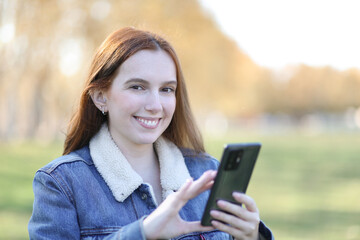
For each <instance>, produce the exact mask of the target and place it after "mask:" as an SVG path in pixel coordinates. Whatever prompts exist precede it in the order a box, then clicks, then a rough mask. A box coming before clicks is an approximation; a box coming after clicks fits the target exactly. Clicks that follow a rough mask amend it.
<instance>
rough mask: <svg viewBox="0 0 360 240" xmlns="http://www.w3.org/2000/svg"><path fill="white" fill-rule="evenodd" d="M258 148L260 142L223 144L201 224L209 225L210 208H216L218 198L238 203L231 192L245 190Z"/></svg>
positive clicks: (243, 191)
mask: <svg viewBox="0 0 360 240" xmlns="http://www.w3.org/2000/svg"><path fill="white" fill-rule="evenodd" d="M260 148H261V144H260V143H233V144H227V145H225V147H224V150H223V154H222V157H221V161H220V166H219V168H218V172H217V175H216V177H215V181H214V185H213V186H212V188H211V192H210V196H209V199H208V201H207V204H206V206H205V211H204V214H203V216H202V219H201V225H203V226H211V220H212V218H211V216H210V210H212V209H218V207H217V205H216V202H217V201H218V200H220V199H222V200H226V201H229V202H233V203H236V204H238V203H237V202H236V201H235V199H234V198H233V197H232V193H233V192H242V193H245V192H246V189H247V186H248V184H249V181H250V177H251V174H252V172H253V169H254V166H255V162H256V159H257V157H258V155H259V151H260Z"/></svg>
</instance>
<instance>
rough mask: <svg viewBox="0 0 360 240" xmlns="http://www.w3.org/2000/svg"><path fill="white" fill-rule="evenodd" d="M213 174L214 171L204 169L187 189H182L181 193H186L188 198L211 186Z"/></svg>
mask: <svg viewBox="0 0 360 240" xmlns="http://www.w3.org/2000/svg"><path fill="white" fill-rule="evenodd" d="M215 176H216V171H212V170H210V171H206V172H205V173H203V174H202V175H201V177H200V178H199V179H197V180H196V181H193V182H192V183H191V184H190V186H189V187H188V188H187V189H185V190H184V191H182V193H183V194H186V195H187V198H188V199H191V198H194V197H196V196H197V195H199V194H200V193H202V192H204V191H205V190H208V189H210V188H211V187H212V185H213V183H214V178H215Z"/></svg>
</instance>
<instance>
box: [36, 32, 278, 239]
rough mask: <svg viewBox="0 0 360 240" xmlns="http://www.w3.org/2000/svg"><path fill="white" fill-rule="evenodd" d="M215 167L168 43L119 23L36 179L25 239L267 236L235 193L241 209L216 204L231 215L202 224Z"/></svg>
mask: <svg viewBox="0 0 360 240" xmlns="http://www.w3.org/2000/svg"><path fill="white" fill-rule="evenodd" d="M217 167H218V162H217V161H216V160H215V159H213V158H212V157H210V156H208V155H207V154H205V153H204V147H203V142H202V139H201V135H200V133H199V131H198V129H197V127H196V125H195V121H194V118H193V116H192V113H191V111H190V107H189V101H188V97H187V93H186V87H185V82H184V78H183V74H182V71H181V68H180V63H179V60H178V58H177V56H176V54H175V51H174V50H173V48H172V47H171V45H170V44H169V43H168V42H167V41H165V40H164V39H163V38H161V37H159V36H157V35H155V34H153V33H149V32H145V31H140V30H136V29H134V28H124V29H120V30H118V31H116V32H114V33H112V34H111V35H110V36H109V37H108V38H107V39H106V40H105V41H104V42H103V43H102V45H101V46H100V48H99V49H98V51H97V53H96V55H95V57H94V60H93V63H92V65H91V68H90V74H89V77H88V80H87V83H86V87H85V89H84V91H83V94H82V96H81V100H80V106H79V109H78V111H77V112H76V113H75V115H74V117H73V118H72V120H71V122H70V124H69V129H68V134H67V137H66V140H65V146H64V153H63V156H62V157H60V158H58V159H56V160H54V161H52V162H51V163H49V164H48V165H47V166H45V167H43V168H42V169H40V170H39V171H38V172H37V173H36V175H35V179H34V183H33V188H34V194H35V200H34V208H33V214H32V217H31V219H30V222H29V235H30V239H169V238H175V239H232V238H233V237H234V238H236V239H258V238H262V237H265V238H267V239H271V238H272V235H271V232H270V230H269V229H267V228H266V227H265V225H264V224H263V223H262V222H260V220H259V212H258V210H257V208H256V204H255V202H254V201H253V200H252V199H251V198H250V197H248V196H246V195H244V194H240V193H234V198H235V200H236V201H238V202H239V203H242V204H244V205H245V206H246V208H242V207H240V206H238V205H235V204H231V203H229V202H224V201H219V203H218V205H219V207H220V208H221V209H223V210H224V211H226V212H228V213H224V212H220V211H213V212H212V216H213V217H214V219H216V220H214V221H213V222H212V225H213V226H212V227H204V226H201V224H200V222H199V220H200V219H201V216H202V212H203V210H204V207H205V203H206V200H207V198H208V194H209V191H207V190H209V189H210V188H211V186H212V184H213V180H214V178H215V175H216V171H215V170H216V169H217ZM193 179H196V180H193Z"/></svg>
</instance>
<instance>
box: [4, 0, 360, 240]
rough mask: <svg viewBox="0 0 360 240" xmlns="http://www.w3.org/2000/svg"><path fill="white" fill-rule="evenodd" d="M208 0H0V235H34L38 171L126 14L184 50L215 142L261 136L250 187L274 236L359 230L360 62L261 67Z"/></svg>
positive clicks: (194, 96)
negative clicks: (30, 228) (31, 223)
mask: <svg viewBox="0 0 360 240" xmlns="http://www.w3.org/2000/svg"><path fill="white" fill-rule="evenodd" d="M204 2H206V1H205V0H204V1H201V2H199V1H196V0H183V1H176V0H153V1H146V0H31V1H27V0H0V56H1V57H0V112H1V114H0V161H1V164H0V189H1V190H0V239H27V238H28V237H27V223H28V220H29V217H30V215H31V212H32V201H33V193H32V186H31V184H32V178H33V176H34V174H35V172H36V170H37V169H38V168H40V167H41V166H43V165H45V164H46V163H47V162H49V161H51V160H52V159H54V158H56V157H58V156H60V155H61V152H62V141H63V139H64V136H65V132H66V125H67V122H68V120H69V118H70V116H71V113H72V112H73V111H74V110H75V109H76V106H77V101H78V96H79V95H80V91H81V88H82V86H83V82H84V80H85V77H86V74H87V69H88V67H89V65H90V61H91V58H92V56H93V54H94V52H95V50H96V48H97V47H98V46H99V45H100V43H101V42H102V41H103V39H104V38H105V37H106V36H107V35H108V34H109V33H111V32H112V31H114V30H116V29H118V28H120V27H125V26H134V27H137V28H141V29H146V30H150V31H155V32H157V33H160V34H161V35H163V36H164V37H165V38H166V39H168V40H169V41H170V42H171V43H172V44H173V46H174V47H175V49H176V50H177V53H178V55H179V58H180V60H181V63H182V67H183V72H184V74H185V77H186V81H187V86H188V90H189V95H190V99H191V104H192V108H193V110H194V112H195V115H196V118H197V120H198V122H199V125H200V126H201V128H202V130H203V133H204V139H205V142H206V148H207V151H208V152H209V153H211V154H212V155H214V156H215V157H217V158H220V154H221V150H222V147H223V145H224V144H225V143H228V142H250V141H256V142H261V143H262V144H263V148H262V151H261V154H260V157H259V159H258V163H257V165H256V168H255V172H254V175H253V177H252V181H251V183H250V185H249V189H248V191H249V192H248V193H249V195H250V196H252V197H253V198H254V199H255V200H256V202H257V205H258V207H259V208H260V213H261V218H262V219H263V220H264V221H265V222H266V224H267V225H268V226H269V227H270V228H271V229H272V231H273V233H274V235H275V238H276V239H360V161H359V160H360V159H359V155H360V94H359V92H360V62H359V65H357V67H356V66H355V67H351V68H348V69H337V68H336V67H333V66H330V65H323V66H318V65H317V66H313V65H308V64H305V63H299V64H292V65H289V66H286V67H284V68H282V69H276V70H275V69H272V68H269V67H264V66H262V65H260V64H258V63H257V62H255V61H254V60H253V59H252V58H251V56H249V55H248V54H247V53H246V51H245V50H244V49H242V48H241V47H240V46H241V44H240V45H239V43H238V42H236V41H235V40H234V39H232V38H231V37H229V35H228V34H225V33H224V31H223V29H222V28H221V26H220V24H219V23H218V22H217V21H216V19H215V18H214V15H213V13H212V12H211V11H210V10H209V9H208V8H207V7H205V6H204ZM226 2H229V1H226ZM270 5H271V4H270ZM274 7H275V8H278V7H279V6H274ZM259 8H261V6H259ZM324 9H326V6H324ZM269 11H271V9H269ZM254 14H255V13H254ZM304 14H305V15H304V18H306V13H304ZM334 16H335V15H334ZM258 17H261V16H258ZM319 19H321V14H320V13H319ZM264 21H266V19H264ZM233 24H234V25H233V28H236V26H237V24H238V23H237V22H236V21H235V20H234V22H233ZM247 25H249V27H251V22H250V21H249V23H247ZM323 27H324V28H325V27H327V28H328V27H330V28H331V26H326V25H324V26H323ZM345 27H346V26H345ZM321 30H322V29H319V31H318V34H321ZM254 31H256V29H254ZM353 31H354V32H356V31H357V30H356V29H353ZM334 34H336V33H334ZM306 37H307V41H311V39H312V38H313V39H316V36H314V35H312V36H305V38H306ZM308 38H309V39H310V40H309V39H308ZM344 38H351V36H344ZM256 41H259V39H256ZM262 41H267V39H266V38H264V39H262ZM259 42H260V41H259ZM333 47H334V49H336V48H337V46H333ZM331 50H332V49H329V51H331ZM270 57H271V56H270Z"/></svg>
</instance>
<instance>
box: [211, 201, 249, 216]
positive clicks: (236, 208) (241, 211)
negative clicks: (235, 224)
mask: <svg viewBox="0 0 360 240" xmlns="http://www.w3.org/2000/svg"><path fill="white" fill-rule="evenodd" d="M216 205H217V206H218V207H219V209H220V210H222V211H224V212H227V213H229V214H232V215H234V216H237V217H238V218H241V219H244V220H246V219H248V218H250V215H251V214H252V212H250V211H248V210H247V209H245V208H243V207H242V206H240V205H239V204H235V203H231V202H228V201H224V200H219V201H217V202H216Z"/></svg>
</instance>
